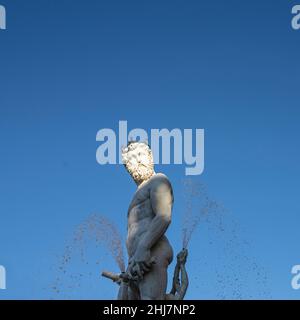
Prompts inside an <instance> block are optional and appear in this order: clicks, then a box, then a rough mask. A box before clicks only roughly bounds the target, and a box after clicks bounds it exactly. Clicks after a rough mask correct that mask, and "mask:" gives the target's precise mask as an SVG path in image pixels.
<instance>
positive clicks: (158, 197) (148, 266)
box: [119, 142, 174, 300]
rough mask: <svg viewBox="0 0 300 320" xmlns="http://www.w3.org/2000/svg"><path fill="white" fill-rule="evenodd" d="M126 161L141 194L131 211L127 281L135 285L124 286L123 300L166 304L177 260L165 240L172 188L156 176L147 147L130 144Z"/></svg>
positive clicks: (127, 244) (126, 284)
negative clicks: (169, 273)
mask: <svg viewBox="0 0 300 320" xmlns="http://www.w3.org/2000/svg"><path fill="white" fill-rule="evenodd" d="M122 159H123V163H124V165H125V167H126V169H127V171H128V172H129V174H130V175H131V177H132V178H133V179H134V181H135V183H136V184H137V190H136V192H135V194H134V196H133V199H132V201H131V204H130V206H129V209H128V226H127V240H126V247H127V252H128V258H129V260H128V268H127V270H126V277H127V278H128V277H129V278H130V279H131V281H129V285H128V282H127V283H126V282H124V281H123V282H122V283H121V284H120V291H119V299H128V300H139V299H141V300H164V299H165V298H166V297H165V295H166V287H167V268H168V266H169V264H170V263H171V262H172V259H173V250H172V247H171V245H170V243H169V241H168V239H167V237H166V236H165V232H166V230H167V228H168V226H169V224H170V223H171V213H172V206H173V200H174V199H173V191H172V186H171V184H170V182H169V180H168V178H167V177H166V176H165V175H164V174H162V173H155V171H154V163H153V156H152V152H151V150H150V148H149V146H148V145H147V144H146V143H142V142H131V143H129V144H128V146H127V147H126V148H124V149H123V150H122Z"/></svg>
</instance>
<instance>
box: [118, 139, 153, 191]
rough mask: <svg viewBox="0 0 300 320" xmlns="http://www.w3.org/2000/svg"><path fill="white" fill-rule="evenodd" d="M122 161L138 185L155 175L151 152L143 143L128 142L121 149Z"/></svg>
mask: <svg viewBox="0 0 300 320" xmlns="http://www.w3.org/2000/svg"><path fill="white" fill-rule="evenodd" d="M122 161H123V164H124V166H125V168H126V170H127V171H128V172H129V174H130V175H131V176H132V178H133V180H134V181H135V182H136V184H138V185H139V184H141V183H142V182H144V181H146V180H148V179H150V178H151V177H152V176H153V174H155V172H154V162H153V156H152V151H151V149H150V147H149V145H148V144H147V143H145V142H137V141H132V142H129V143H128V145H127V147H126V148H123V149H122Z"/></svg>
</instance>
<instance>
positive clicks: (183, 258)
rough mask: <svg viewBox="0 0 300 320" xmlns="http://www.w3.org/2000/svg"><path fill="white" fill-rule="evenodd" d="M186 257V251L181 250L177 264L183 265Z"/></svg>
mask: <svg viewBox="0 0 300 320" xmlns="http://www.w3.org/2000/svg"><path fill="white" fill-rule="evenodd" d="M187 255H188V250H187V249H182V250H181V251H180V252H179V253H178V255H177V262H178V263H180V264H185V263H186V259H187Z"/></svg>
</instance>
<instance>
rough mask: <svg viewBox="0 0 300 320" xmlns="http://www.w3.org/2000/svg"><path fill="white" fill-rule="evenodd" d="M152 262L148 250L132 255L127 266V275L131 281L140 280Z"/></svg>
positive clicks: (141, 250)
mask: <svg viewBox="0 0 300 320" xmlns="http://www.w3.org/2000/svg"><path fill="white" fill-rule="evenodd" d="M153 263H154V260H153V259H151V253H150V250H147V249H140V250H137V251H136V253H135V254H134V256H133V258H132V260H131V262H130V263H129V266H128V271H127V272H128V274H129V275H130V276H131V277H132V279H133V280H141V279H142V278H143V276H144V274H145V273H147V272H149V271H150V269H151V266H152V264H153Z"/></svg>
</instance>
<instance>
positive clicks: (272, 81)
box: [0, 0, 300, 299]
mask: <svg viewBox="0 0 300 320" xmlns="http://www.w3.org/2000/svg"><path fill="white" fill-rule="evenodd" d="M0 3H1V4H3V5H5V6H6V10H7V30H6V31H0V141H1V148H0V157H1V160H0V161H1V162H0V163H1V166H0V264H1V265H4V266H5V267H6V270H7V290H0V299H7V298H17V299H31V298H41V299H50V298H54V299H60V298H76V299H77V298H79V299H82V298H86V299H88V298H90V299H109V298H114V297H115V294H116V287H115V286H114V284H112V283H110V282H109V280H106V279H101V278H100V276H99V273H100V271H101V270H102V269H108V270H112V271H118V268H117V265H116V264H115V263H114V261H113V260H112V259H111V257H110V256H109V255H105V252H104V250H102V249H99V252H98V251H97V250H96V249H95V248H93V245H92V244H91V245H90V246H89V248H88V249H86V250H87V251H88V253H87V254H88V257H89V259H88V261H89V264H86V263H83V262H82V261H80V259H77V258H75V259H74V260H72V261H71V263H70V266H69V267H68V268H69V269H68V272H69V273H71V274H72V272H73V273H74V274H75V275H76V276H78V274H79V275H80V274H83V276H82V277H81V278H83V280H82V279H81V280H78V281H77V280H76V281H75V282H78V287H76V289H74V288H72V289H70V290H69V291H68V290H67V289H66V288H65V289H63V292H62V293H61V292H60V293H54V292H53V290H52V288H51V284H52V283H53V281H54V280H55V279H56V277H57V274H58V273H59V271H58V270H57V266H58V262H57V261H58V260H59V257H60V256H61V255H62V253H63V252H64V248H65V245H66V243H67V242H68V239H70V237H72V234H73V231H74V229H75V228H76V226H77V225H78V224H80V223H81V222H82V221H83V220H84V219H86V217H87V216H88V215H90V214H91V213H101V214H104V215H105V216H107V217H109V218H110V219H111V220H113V221H114V222H115V223H116V224H117V226H118V228H119V229H120V232H121V233H122V236H123V237H124V236H125V233H126V211H127V206H128V204H129V201H130V199H131V196H132V193H133V192H134V189H135V186H134V183H133V182H132V181H131V180H130V177H129V176H128V175H127V174H126V172H125V170H124V169H123V167H122V166H119V165H117V166H100V165H98V164H97V163H96V160H95V154H96V148H97V145H98V144H97V143H96V141H95V136H96V132H97V131H98V130H99V129H101V128H113V129H117V125H118V121H119V120H127V121H128V125H129V129H132V128H136V127H140V128H144V129H145V130H150V129H151V128H168V129H172V128H176V127H177V128H182V129H183V128H204V129H205V134H206V137H205V171H204V173H203V174H202V175H201V176H199V177H196V178H194V179H195V180H197V181H201V182H203V183H205V185H206V186H207V190H208V193H209V194H210V196H211V197H212V198H213V199H216V200H217V201H219V202H220V203H222V205H223V206H224V208H225V211H226V214H225V216H224V217H223V218H222V219H223V222H224V224H225V225H226V228H225V231H224V233H223V234H222V232H219V231H217V230H216V229H217V228H215V227H214V225H215V224H216V223H217V222H218V218H213V219H215V220H214V222H212V225H213V227H210V226H209V224H207V223H201V224H200V226H199V228H198V229H197V230H196V232H195V234H194V235H193V237H192V240H191V243H190V256H189V260H188V264H187V268H188V270H189V275H190V278H191V279H193V280H192V281H191V285H190V288H189V291H188V294H187V298H191V299H200V298H201V299H205V298H224V297H225V298H239V297H242V298H249V297H250V298H253V297H254V298H270V297H272V298H293V299H299V298H300V291H295V290H293V289H292V288H291V285H290V282H291V277H292V276H291V268H292V266H293V265H295V264H300V255H299V244H300V232H299V231H300V230H299V228H300V218H299V211H300V203H299V178H300V175H299V173H300V170H299V163H300V149H299V136H300V126H299V122H300V108H299V104H300V98H299V91H300V88H299V71H300V68H299V67H300V60H299V51H300V31H294V30H293V29H292V28H291V23H290V21H291V18H292V15H291V9H292V6H293V5H294V4H296V3H297V2H295V1H286V0H278V1H269V0H263V1H261V0H253V1H250V2H249V1H244V0H243V1H241V0H239V1H237V0H236V1H234V0H233V1H221V0H216V1H208V0H203V1H202V0H201V1H177V0H172V1H156V0H155V1H140V0H139V1H115V0H113V1H98V0H97V1H96V0H89V1H71V0H61V1H50V0H49V1H46V0H39V1H37V0H27V1H15V0H9V1H7V0H1V1H0ZM157 171H162V172H165V173H166V174H167V175H168V176H169V178H170V180H171V182H172V183H173V187H174V193H175V205H174V213H173V223H172V225H171V227H170V229H169V230H168V235H169V238H170V241H171V242H172V244H173V246H174V251H175V252H177V251H178V250H179V249H180V247H181V231H180V229H181V219H182V213H183V211H184V199H183V194H182V193H183V191H182V184H181V181H182V179H183V178H184V167H183V166H178V165H177V166H175V165H168V166H158V168H157ZM224 235H225V236H224ZM222 237H223V238H222ZM98 254H99V259H100V260H101V261H100V264H99V265H98V264H96V260H97V259H98V257H97V255H98ZM74 255H76V253H74ZM173 267H174V265H172V266H171V269H170V274H171V272H172V270H173ZM60 277H62V279H63V280H62V281H65V282H68V281H69V280H70V277H71V276H70V275H69V274H66V275H65V279H64V275H60ZM76 279H77V278H76ZM72 281H73V280H72ZM66 286H67V285H66V284H65V287H66Z"/></svg>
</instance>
